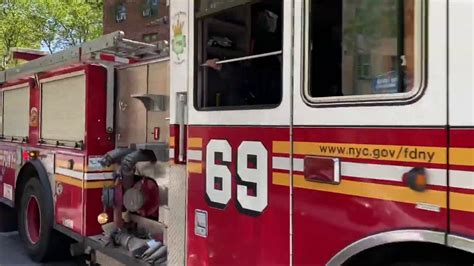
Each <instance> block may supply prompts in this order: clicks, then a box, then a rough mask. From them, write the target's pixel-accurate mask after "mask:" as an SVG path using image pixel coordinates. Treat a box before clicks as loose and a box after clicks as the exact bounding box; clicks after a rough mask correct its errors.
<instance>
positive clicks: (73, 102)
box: [41, 74, 86, 142]
mask: <svg viewBox="0 0 474 266" xmlns="http://www.w3.org/2000/svg"><path fill="white" fill-rule="evenodd" d="M85 80H86V79H85V75H84V74H77V75H72V76H71V75H69V76H68V77H64V78H61V79H55V80H51V81H46V82H44V83H42V104H41V106H42V116H41V118H42V120H41V121H42V124H41V138H42V139H43V140H46V141H48V140H55V141H56V140H61V141H71V142H77V141H83V140H84V131H85V101H86V85H85Z"/></svg>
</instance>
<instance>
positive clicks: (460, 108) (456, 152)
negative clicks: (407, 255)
mask: <svg viewBox="0 0 474 266" xmlns="http://www.w3.org/2000/svg"><path fill="white" fill-rule="evenodd" d="M473 7H474V3H472V2H471V1H451V2H449V12H450V15H449V17H450V20H449V32H450V35H449V46H450V47H451V49H450V50H449V51H450V54H449V69H450V75H449V124H450V134H449V135H450V136H449V137H450V142H449V143H450V151H449V191H450V193H449V197H450V198H449V207H450V235H449V236H448V245H450V246H454V247H456V248H460V249H463V250H467V251H471V252H472V251H473V250H474V244H473V242H472V240H467V239H468V238H470V239H472V238H474V90H473V85H474V84H473V79H472V73H473V70H474V68H473V62H474V61H473V50H472V47H473V38H472V34H473V33H472V30H470V29H472V25H473V19H472V18H473V12H474V9H473Z"/></svg>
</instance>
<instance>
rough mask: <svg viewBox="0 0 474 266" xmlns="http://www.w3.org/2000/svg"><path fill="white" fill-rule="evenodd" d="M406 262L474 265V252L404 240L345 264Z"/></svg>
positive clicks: (361, 254) (373, 250)
mask: <svg viewBox="0 0 474 266" xmlns="http://www.w3.org/2000/svg"><path fill="white" fill-rule="evenodd" d="M405 262H420V263H426V262H431V263H434V264H435V265H437V263H448V264H455V265H473V263H474V254H472V253H468V252H466V251H462V250H459V249H454V248H450V247H448V246H445V245H440V244H434V243H425V242H402V243H391V244H385V245H381V246H377V247H373V248H370V249H368V250H365V251H362V252H360V253H358V254H356V255H355V256H353V257H352V258H350V259H349V260H347V261H346V262H345V263H344V265H388V264H391V263H393V264H397V263H405ZM442 265H444V264H442ZM446 265H447V264H446Z"/></svg>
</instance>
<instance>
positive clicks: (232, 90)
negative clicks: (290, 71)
mask: <svg viewBox="0 0 474 266" xmlns="http://www.w3.org/2000/svg"><path fill="white" fill-rule="evenodd" d="M282 2H283V0H280V1H275V0H263V1H257V2H254V1H219V0H207V1H206V0H201V1H198V2H197V4H196V5H197V10H196V14H195V17H196V24H197V45H196V54H197V68H196V75H195V77H196V83H197V84H196V85H197V86H196V93H195V95H196V98H195V106H196V108H198V109H249V108H260V107H266V108H271V107H272V106H276V105H278V104H279V103H280V102H281V98H282V43H283V42H282V34H283V30H282V16H283V12H282V8H283V7H282Z"/></svg>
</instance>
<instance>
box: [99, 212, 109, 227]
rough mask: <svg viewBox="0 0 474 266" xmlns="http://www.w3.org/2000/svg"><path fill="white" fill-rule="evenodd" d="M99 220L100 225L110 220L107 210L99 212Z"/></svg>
mask: <svg viewBox="0 0 474 266" xmlns="http://www.w3.org/2000/svg"><path fill="white" fill-rule="evenodd" d="M97 222H99V224H100V225H104V224H106V223H108V222H109V215H108V214H107V213H105V212H103V213H101V214H99V216H97Z"/></svg>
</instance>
